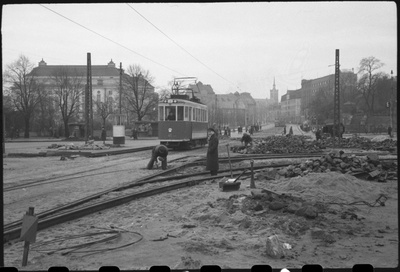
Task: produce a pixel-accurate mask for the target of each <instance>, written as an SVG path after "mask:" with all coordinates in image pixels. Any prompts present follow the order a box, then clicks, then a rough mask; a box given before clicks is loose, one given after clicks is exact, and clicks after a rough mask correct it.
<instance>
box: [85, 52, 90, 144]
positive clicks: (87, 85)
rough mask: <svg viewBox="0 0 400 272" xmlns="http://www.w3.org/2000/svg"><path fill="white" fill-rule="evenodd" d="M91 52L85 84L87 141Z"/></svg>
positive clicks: (86, 132) (87, 132)
mask: <svg viewBox="0 0 400 272" xmlns="http://www.w3.org/2000/svg"><path fill="white" fill-rule="evenodd" d="M89 67H90V53H87V59H86V85H85V142H86V143H87V141H88V140H89V106H90V103H89V85H90V77H89V74H90V68H89Z"/></svg>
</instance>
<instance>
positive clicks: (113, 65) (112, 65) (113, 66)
mask: <svg viewBox="0 0 400 272" xmlns="http://www.w3.org/2000/svg"><path fill="white" fill-rule="evenodd" d="M108 67H112V68H115V63H114V62H113V61H112V59H111V61H110V62H109V63H108Z"/></svg>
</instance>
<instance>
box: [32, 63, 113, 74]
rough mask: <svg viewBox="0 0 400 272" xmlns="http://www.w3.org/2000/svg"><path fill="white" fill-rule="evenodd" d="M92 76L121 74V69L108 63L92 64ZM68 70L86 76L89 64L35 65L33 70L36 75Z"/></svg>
mask: <svg viewBox="0 0 400 272" xmlns="http://www.w3.org/2000/svg"><path fill="white" fill-rule="evenodd" d="M91 68H92V69H91V72H92V77H101V76H103V77H111V76H112V77H114V76H119V69H117V68H115V67H109V66H107V65H92V67H91ZM60 70H63V71H67V72H70V73H74V74H76V75H80V76H86V73H87V66H86V65H46V66H39V67H35V68H33V70H32V74H34V75H36V76H52V75H54V73H56V72H57V71H60Z"/></svg>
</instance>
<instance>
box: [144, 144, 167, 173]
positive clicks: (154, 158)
mask: <svg viewBox="0 0 400 272" xmlns="http://www.w3.org/2000/svg"><path fill="white" fill-rule="evenodd" d="M167 156H168V148H167V147H166V146H165V145H161V144H160V145H156V146H155V147H154V148H153V150H152V151H151V159H150V161H149V163H148V164H147V169H149V170H150V169H153V166H154V162H158V161H160V162H161V168H162V169H163V170H165V169H167Z"/></svg>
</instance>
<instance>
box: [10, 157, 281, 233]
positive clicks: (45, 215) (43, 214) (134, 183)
mask: <svg viewBox="0 0 400 272" xmlns="http://www.w3.org/2000/svg"><path fill="white" fill-rule="evenodd" d="M196 164H198V162H197V161H194V162H189V163H186V164H184V165H181V166H178V167H174V168H171V169H168V170H165V171H163V172H161V173H156V174H153V175H149V176H146V177H143V178H140V179H138V180H135V181H131V182H129V183H128V184H125V185H122V186H117V187H113V188H111V189H108V190H105V191H102V192H99V193H96V194H94V195H90V196H87V197H85V198H82V199H79V200H76V201H73V202H71V203H68V204H65V205H63V206H59V207H57V208H53V209H50V210H47V211H44V212H41V213H37V214H36V216H37V217H38V219H40V220H45V219H46V218H48V217H50V216H52V215H54V214H57V213H60V212H61V211H63V210H68V209H72V208H74V207H76V206H79V205H82V204H84V203H87V202H89V201H92V200H95V199H98V198H100V197H101V196H103V195H105V194H108V193H111V192H116V191H122V190H126V189H130V188H133V187H137V186H142V185H144V184H149V183H157V182H163V181H170V180H176V179H184V178H189V177H193V176H199V175H207V174H209V172H208V171H207V172H200V173H192V174H188V175H180V176H171V177H163V178H159V179H154V180H151V179H152V178H154V177H158V176H161V175H165V174H166V173H170V172H174V171H177V170H179V169H181V168H185V167H189V166H191V165H196ZM287 165H289V164H288V163H286V164H279V165H263V166H257V167H254V169H261V168H266V167H282V166H287ZM245 169H248V167H239V168H235V169H234V170H235V171H242V170H245ZM227 171H229V170H228V169H226V170H220V171H218V173H224V172H227ZM239 174H240V172H239V173H235V175H239ZM218 177H223V176H212V177H211V176H210V177H207V178H205V179H214V178H218ZM21 225H22V221H21V220H19V221H15V222H12V223H8V224H6V225H5V226H4V233H8V232H9V231H11V230H13V229H20V226H21ZM4 239H6V237H4Z"/></svg>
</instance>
